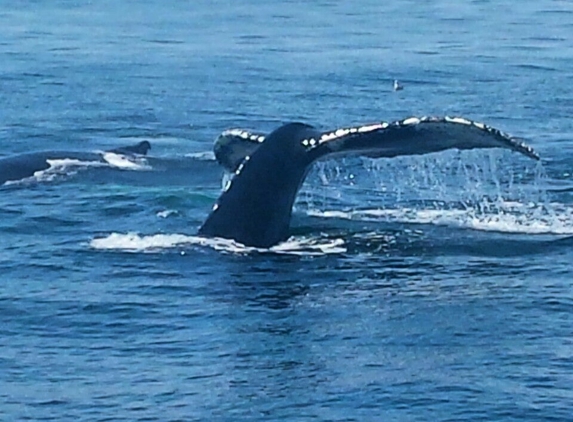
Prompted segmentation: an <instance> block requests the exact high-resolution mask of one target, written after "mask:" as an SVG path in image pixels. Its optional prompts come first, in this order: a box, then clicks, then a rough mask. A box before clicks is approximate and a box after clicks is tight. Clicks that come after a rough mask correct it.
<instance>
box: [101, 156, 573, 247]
mask: <svg viewBox="0 0 573 422" xmlns="http://www.w3.org/2000/svg"><path fill="white" fill-rule="evenodd" d="M512 157H515V156H509V154H508V153H507V152H505V151H487V152H472V151H463V152H460V151H447V152H442V153H438V154H430V155H427V156H409V157H397V158H393V159H376V160H371V159H363V158H354V159H345V160H343V161H342V162H340V161H338V162H337V161H329V162H323V163H318V164H317V165H316V166H315V168H314V169H313V170H312V172H311V174H310V175H309V177H308V179H307V182H306V183H305V188H304V189H303V190H302V191H301V193H300V197H299V200H298V201H297V204H296V212H297V213H299V214H300V213H302V214H305V215H308V216H312V217H319V218H321V219H326V218H337V219H344V220H354V221H367V222H384V223H407V224H414V225H418V224H419V225H421V226H422V225H438V226H446V227H451V228H455V229H470V230H477V231H484V232H500V233H506V234H508V235H511V234H527V235H540V234H543V235H552V236H555V237H556V238H558V237H563V236H567V235H573V208H571V207H570V206H568V205H566V204H562V203H559V202H556V201H551V200H550V198H549V194H548V192H547V189H546V187H545V186H546V182H547V176H546V173H545V171H544V168H543V166H542V165H541V164H539V163H536V164H532V162H530V161H527V162H525V161H524V160H520V159H512ZM333 208H335V209H333ZM170 211H172V210H166V211H165V213H163V214H162V216H165V215H170V214H171V213H170ZM392 240H393V239H392V236H386V235H385V236H384V239H383V241H384V242H387V243H388V244H391V243H392ZM347 241H348V239H344V238H332V237H328V236H325V235H321V234H316V235H310V236H299V235H297V236H293V237H291V238H290V239H289V240H287V241H286V242H283V243H281V244H279V245H276V246H274V247H272V248H270V249H258V248H251V247H246V246H243V245H241V244H239V243H237V242H234V241H232V240H227V239H208V238H203V237H200V236H188V235H183V234H151V235H143V234H137V233H127V234H121V233H112V234H111V235H109V236H106V237H103V238H96V239H93V240H92V241H91V243H90V246H91V247H92V248H94V249H99V250H120V251H129V252H160V251H165V250H170V249H173V248H181V247H192V246H201V247H205V246H206V247H210V248H213V249H215V250H218V251H225V252H229V253H239V254H245V253H254V252H255V253H276V254H293V255H302V256H304V255H308V256H314V255H324V254H339V253H345V252H347V249H348V248H347V243H348V242H347Z"/></svg>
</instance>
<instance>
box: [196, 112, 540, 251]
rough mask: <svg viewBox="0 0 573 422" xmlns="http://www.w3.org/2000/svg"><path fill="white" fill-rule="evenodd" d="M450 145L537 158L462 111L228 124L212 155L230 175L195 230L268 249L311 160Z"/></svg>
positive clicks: (282, 232)
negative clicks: (348, 120) (266, 130)
mask: <svg viewBox="0 0 573 422" xmlns="http://www.w3.org/2000/svg"><path fill="white" fill-rule="evenodd" d="M451 148H457V149H475V148H506V149H510V150H513V151H517V152H519V153H521V154H523V155H525V156H527V157H530V158H533V159H539V157H538V155H537V154H536V153H535V151H533V149H532V148H530V147H529V146H527V145H525V144H523V143H521V142H520V141H518V140H516V139H515V138H512V137H511V136H509V135H507V134H505V133H503V132H501V131H499V130H497V129H494V128H492V127H489V126H486V125H484V124H482V123H477V122H473V121H471V120H467V119H464V118H460V117H422V118H416V117H411V118H408V119H404V120H399V121H396V122H392V123H375V124H371V125H364V126H358V127H350V128H343V129H337V130H335V131H329V132H322V133H321V132H319V131H317V130H316V129H314V128H312V127H311V126H308V125H304V124H301V123H290V124H287V125H284V126H281V127H280V128H278V129H277V130H275V131H274V132H272V133H271V134H269V135H268V136H266V137H265V136H263V135H260V134H253V133H250V132H247V131H243V130H230V131H225V132H223V133H222V134H221V136H219V138H217V141H216V142H215V151H216V153H215V154H216V157H217V160H218V161H219V163H220V164H221V165H223V166H224V167H225V168H226V170H228V171H230V172H233V173H234V177H233V178H232V179H231V180H229V182H228V183H227V186H226V187H225V189H224V192H223V193H222V195H221V196H220V198H219V200H218V201H217V203H216V204H215V206H214V207H213V211H212V212H211V214H210V215H209V217H208V218H207V220H206V221H205V223H204V224H203V226H201V228H200V229H199V233H200V234H202V235H205V236H212V237H223V238H227V239H233V240H235V241H237V242H239V243H242V244H244V245H247V246H255V247H263V248H268V247H270V246H273V245H275V244H277V243H279V242H281V241H283V240H286V238H287V237H288V235H289V225H290V218H291V213H292V206H293V203H294V200H295V198H296V194H297V192H298V190H299V188H300V186H301V185H302V183H303V181H304V178H305V177H306V175H307V173H308V169H309V168H310V166H311V165H312V163H313V162H314V161H316V160H320V159H324V158H329V157H333V156H338V155H351V154H354V155H362V156H367V157H375V158H379V157H396V156H399V155H418V154H429V153H433V152H438V151H443V150H446V149H451Z"/></svg>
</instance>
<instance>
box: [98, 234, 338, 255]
mask: <svg viewBox="0 0 573 422" xmlns="http://www.w3.org/2000/svg"><path fill="white" fill-rule="evenodd" d="M193 245H197V246H206V247H210V248H213V249H215V250H218V251H223V252H229V253H238V254H245V253H253V252H259V253H275V254H281V255H297V256H320V255H326V254H340V253H344V252H346V248H344V240H342V239H316V238H314V239H313V238H310V239H305V238H302V239H298V238H290V239H288V240H287V241H285V242H283V243H280V244H278V245H276V246H273V247H271V248H269V249H264V248H253V247H249V246H244V245H242V244H240V243H237V242H235V241H233V240H230V239H221V238H205V237H201V236H187V235H183V234H154V235H147V236H144V235H139V234H137V233H112V234H110V235H108V236H106V237H102V238H95V239H93V240H92V241H91V242H90V247H92V248H93V249H97V250H108V251H109V250H116V251H123V252H147V253H152V252H160V251H163V250H169V249H174V248H179V247H183V246H193Z"/></svg>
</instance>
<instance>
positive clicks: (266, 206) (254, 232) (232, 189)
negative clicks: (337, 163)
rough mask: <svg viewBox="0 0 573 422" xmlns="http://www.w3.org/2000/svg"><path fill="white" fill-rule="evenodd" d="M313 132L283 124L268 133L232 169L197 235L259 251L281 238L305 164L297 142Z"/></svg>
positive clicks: (302, 149)
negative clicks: (231, 242) (232, 171)
mask: <svg viewBox="0 0 573 422" xmlns="http://www.w3.org/2000/svg"><path fill="white" fill-rule="evenodd" d="M318 134H319V132H317V131H316V130H315V129H314V128H312V127H311V126H308V125H305V124H302V123H289V124H287V125H284V126H281V127H280V128H278V129H277V130H275V131H274V132H272V133H271V134H270V135H268V136H267V137H266V138H265V141H264V142H263V143H262V144H261V145H260V146H259V147H258V148H257V149H256V150H255V151H254V152H253V154H252V156H247V157H245V160H244V161H243V163H242V164H241V165H239V167H238V168H237V169H236V171H235V175H234V177H233V179H231V180H230V181H229V183H228V184H227V186H226V187H225V190H224V192H223V194H222V195H221V197H220V198H219V200H218V201H217V203H216V204H215V206H214V207H213V211H212V212H211V214H210V215H209V217H208V218H207V220H206V221H205V223H204V224H203V226H202V227H201V228H200V229H199V233H200V234H201V235H205V236H212V237H223V238H227V239H233V240H235V241H237V242H239V243H242V244H244V245H248V246H255V247H261V248H267V247H270V246H272V245H275V244H277V243H279V242H281V241H283V240H286V239H287V238H288V236H289V227H290V220H291V214H292V206H293V203H294V200H295V198H296V194H297V192H298V190H299V188H300V186H301V184H302V182H303V180H304V177H305V176H306V173H307V171H308V167H309V166H310V164H311V161H309V158H310V157H309V155H308V154H307V152H306V148H305V147H304V146H303V145H302V143H301V141H302V140H303V139H307V138H308V137H312V136H317V135H318Z"/></svg>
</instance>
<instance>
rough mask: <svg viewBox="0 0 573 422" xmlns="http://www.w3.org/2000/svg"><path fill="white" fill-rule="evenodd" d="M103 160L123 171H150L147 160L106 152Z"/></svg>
mask: <svg viewBox="0 0 573 422" xmlns="http://www.w3.org/2000/svg"><path fill="white" fill-rule="evenodd" d="M102 158H103V159H104V161H105V162H106V163H108V164H109V165H110V166H112V167H115V168H118V169H122V170H149V169H150V167H149V166H148V165H147V161H146V160H145V158H141V157H129V156H126V155H122V154H117V153H115V152H104V153H103V154H102Z"/></svg>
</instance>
